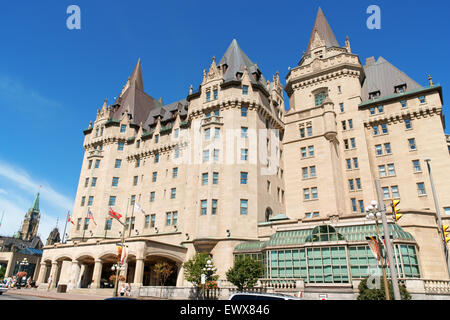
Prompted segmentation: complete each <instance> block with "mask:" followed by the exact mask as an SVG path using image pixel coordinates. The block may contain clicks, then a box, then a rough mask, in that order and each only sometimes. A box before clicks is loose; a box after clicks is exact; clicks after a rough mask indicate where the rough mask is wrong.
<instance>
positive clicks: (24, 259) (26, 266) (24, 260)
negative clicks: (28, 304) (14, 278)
mask: <svg viewBox="0 0 450 320" xmlns="http://www.w3.org/2000/svg"><path fill="white" fill-rule="evenodd" d="M28 265H29V263H28V259H27V258H23V260H22V261H21V262H20V263H19V272H21V271H22V268H26V269H27V270H28ZM19 272H17V273H19ZM25 278H26V276H25ZM21 286H22V277H20V281H19V282H18V288H20V287H21Z"/></svg>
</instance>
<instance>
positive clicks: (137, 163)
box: [136, 159, 141, 168]
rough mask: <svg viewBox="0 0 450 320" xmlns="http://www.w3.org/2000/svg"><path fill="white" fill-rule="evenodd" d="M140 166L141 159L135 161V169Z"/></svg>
mask: <svg viewBox="0 0 450 320" xmlns="http://www.w3.org/2000/svg"><path fill="white" fill-rule="evenodd" d="M140 166H141V159H136V168H139V167H140Z"/></svg>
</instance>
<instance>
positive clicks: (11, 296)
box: [0, 292, 55, 301]
mask: <svg viewBox="0 0 450 320" xmlns="http://www.w3.org/2000/svg"><path fill="white" fill-rule="evenodd" d="M2 300H9V301H11V300H55V299H49V298H40V297H35V296H26V295H19V294H14V293H12V292H5V293H3V294H2V295H0V301H2Z"/></svg>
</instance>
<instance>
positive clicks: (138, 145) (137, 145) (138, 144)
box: [136, 140, 141, 149]
mask: <svg viewBox="0 0 450 320" xmlns="http://www.w3.org/2000/svg"><path fill="white" fill-rule="evenodd" d="M140 147H141V140H137V141H136V148H137V149H139V148H140Z"/></svg>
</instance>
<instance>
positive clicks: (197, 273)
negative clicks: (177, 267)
mask: <svg viewBox="0 0 450 320" xmlns="http://www.w3.org/2000/svg"><path fill="white" fill-rule="evenodd" d="M209 259H210V257H209V254H207V253H197V254H196V255H195V256H194V257H193V258H192V259H190V260H188V261H186V262H185V263H184V264H183V268H184V276H185V278H186V280H187V281H189V282H190V283H192V284H193V285H194V286H196V287H200V286H201V283H202V273H204V271H203V268H204V267H205V265H206V262H207V261H208V260H209ZM215 271H216V270H215V268H214V270H213V272H212V275H211V276H210V277H209V279H208V280H217V279H218V278H219V276H218V275H215V274H214V273H215Z"/></svg>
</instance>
